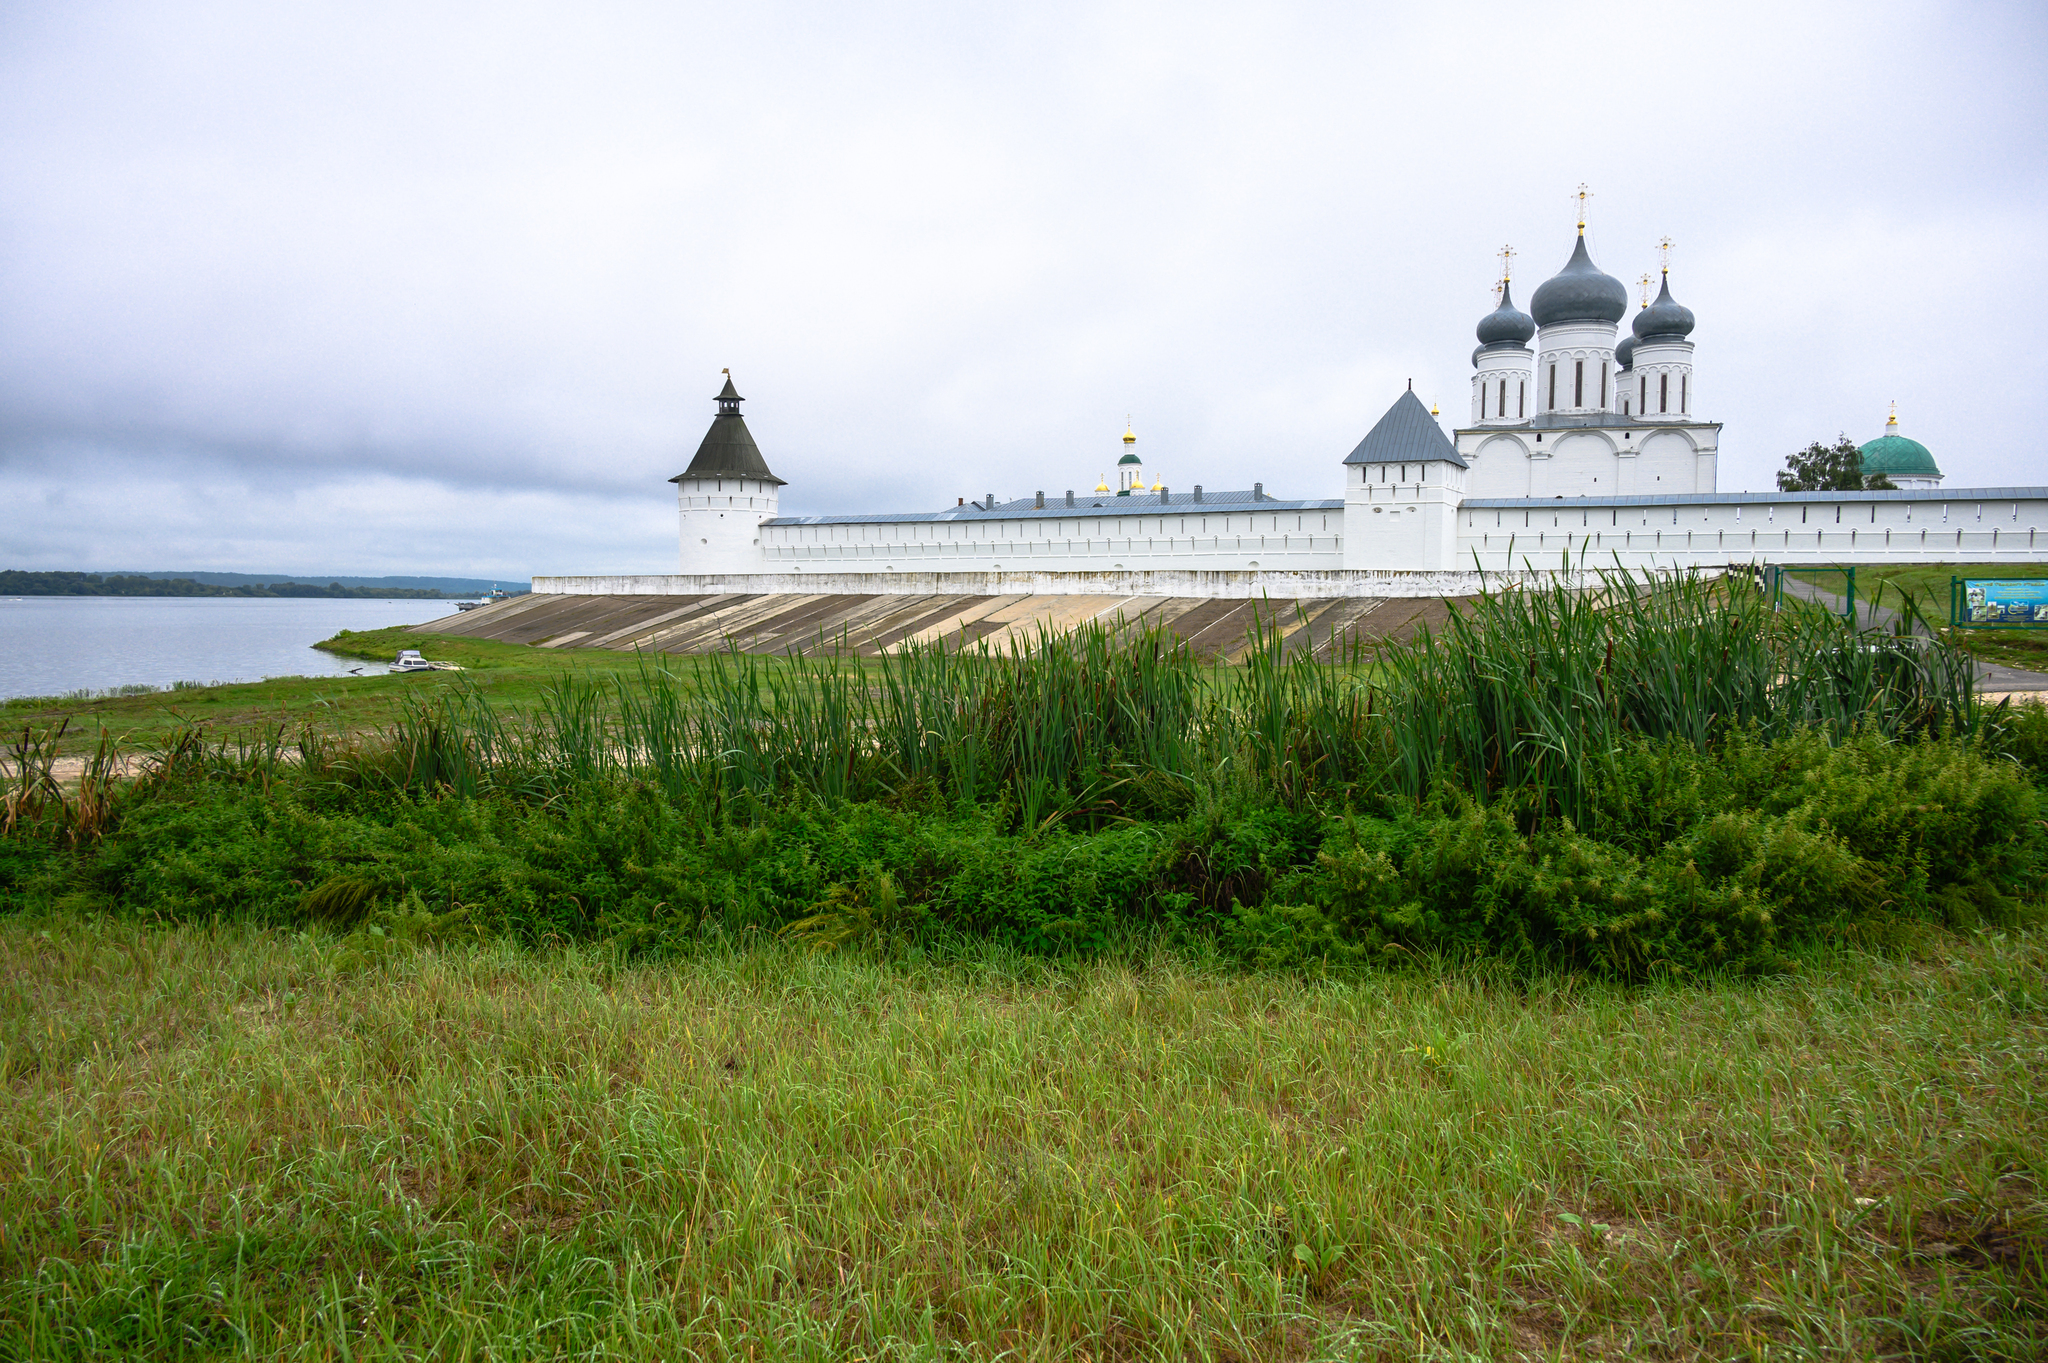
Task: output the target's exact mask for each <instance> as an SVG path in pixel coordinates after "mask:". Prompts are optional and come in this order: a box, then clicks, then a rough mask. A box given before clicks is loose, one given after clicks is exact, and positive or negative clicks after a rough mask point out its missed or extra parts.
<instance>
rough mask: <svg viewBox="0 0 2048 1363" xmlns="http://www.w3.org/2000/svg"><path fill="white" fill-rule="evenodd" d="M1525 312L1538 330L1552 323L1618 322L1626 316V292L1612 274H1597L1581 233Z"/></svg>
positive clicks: (1596, 267)
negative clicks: (1561, 263) (1558, 268)
mask: <svg viewBox="0 0 2048 1363" xmlns="http://www.w3.org/2000/svg"><path fill="white" fill-rule="evenodd" d="M1529 311H1530V312H1531V313H1533V314H1534V315H1535V318H1536V325H1537V326H1539V327H1547V326H1550V325H1552V324H1553V323H1556V322H1619V321H1620V320H1621V319H1622V318H1623V317H1624V316H1626V315H1627V313H1628V289H1627V288H1625V287H1624V286H1623V285H1622V282H1621V281H1620V280H1619V279H1616V278H1615V277H1614V276H1613V275H1610V274H1602V273H1601V272H1600V267H1599V266H1598V265H1595V264H1594V263H1593V257H1591V256H1589V255H1587V254H1586V238H1585V235H1584V234H1583V233H1582V234H1580V236H1579V241H1578V245H1576V246H1574V247H1573V248H1572V258H1571V259H1570V260H1568V261H1566V262H1565V266H1564V268H1563V269H1562V270H1559V271H1558V272H1557V273H1556V274H1555V275H1553V276H1551V277H1550V278H1549V279H1546V280H1544V281H1543V284H1542V286H1541V287H1540V288H1538V289H1537V290H1536V297H1535V298H1534V299H1533V300H1531V302H1530V305H1529Z"/></svg>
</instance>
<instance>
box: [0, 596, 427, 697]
mask: <svg viewBox="0 0 2048 1363" xmlns="http://www.w3.org/2000/svg"><path fill="white" fill-rule="evenodd" d="M454 613H455V603H454V602H453V601H323V600H284V599H273V598H267V597H246V596H245V597H236V596H190V597H185V596H169V597H166V596H158V597H146V596H14V597H0V699H4V698H6V697H8V696H56V695H62V694H64V693H65V692H67V691H76V690H78V689H80V688H82V687H84V688H90V689H92V690H94V691H104V690H107V689H108V688H110V687H115V686H131V685H145V686H169V685H170V684H171V683H172V682H174V681H197V682H214V681H222V682H229V681H261V680H263V679H264V678H265V677H284V676H306V677H322V676H335V675H338V674H341V673H345V672H347V671H348V670H349V669H350V668H354V667H362V666H364V664H362V663H360V662H354V661H350V660H348V659H343V658H336V657H334V656H332V655H330V654H326V653H322V652H320V651H319V650H318V649H316V648H314V647H312V645H313V644H314V643H316V642H317V641H319V640H321V639H325V638H327V637H328V636H329V635H331V634H333V633H334V632H335V631H336V630H342V629H387V628H389V627H390V626H392V625H414V624H423V623H425V622H426V621H428V620H438V619H440V618H441V617H443V616H447V615H453V614H454ZM372 666H374V664H372Z"/></svg>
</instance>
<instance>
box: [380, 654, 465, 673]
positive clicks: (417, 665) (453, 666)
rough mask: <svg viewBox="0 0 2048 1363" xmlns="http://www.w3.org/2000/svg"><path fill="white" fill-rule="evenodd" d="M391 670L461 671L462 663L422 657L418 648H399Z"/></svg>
mask: <svg viewBox="0 0 2048 1363" xmlns="http://www.w3.org/2000/svg"><path fill="white" fill-rule="evenodd" d="M391 670H392V671H393V672H460V671H461V670H462V664H460V663H449V662H441V661H439V660H433V661H429V660H428V659H426V658H423V657H421V656H420V651H419V650H418V649H416V648H401V649H399V650H398V658H397V660H396V661H395V662H393V663H392V664H391Z"/></svg>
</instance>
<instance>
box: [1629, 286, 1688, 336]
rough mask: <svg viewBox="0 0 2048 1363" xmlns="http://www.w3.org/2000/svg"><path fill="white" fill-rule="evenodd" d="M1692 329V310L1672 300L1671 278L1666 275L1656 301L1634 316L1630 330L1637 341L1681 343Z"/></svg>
mask: <svg viewBox="0 0 2048 1363" xmlns="http://www.w3.org/2000/svg"><path fill="white" fill-rule="evenodd" d="M1692 327H1693V321H1692V309H1691V308H1688V307H1686V306H1684V305H1683V304H1680V303H1678V302H1676V301H1674V300H1673V299H1672V297H1671V276H1670V275H1669V274H1666V275H1665V276H1664V288H1663V290H1662V291H1661V292H1659V293H1658V295H1657V301H1656V302H1654V303H1652V304H1650V306H1649V307H1647V308H1644V309H1643V310H1642V311H1641V312H1639V313H1637V314H1636V320H1635V324H1634V325H1633V326H1632V327H1630V330H1632V331H1633V332H1635V334H1636V339H1637V340H1638V341H1648V340H1652V339H1654V340H1659V341H1682V340H1684V339H1685V338H1686V337H1687V336H1689V335H1691V334H1692Z"/></svg>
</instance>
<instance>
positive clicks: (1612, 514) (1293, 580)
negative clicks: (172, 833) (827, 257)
mask: <svg viewBox="0 0 2048 1363" xmlns="http://www.w3.org/2000/svg"><path fill="white" fill-rule="evenodd" d="M1667 246H1668V243H1667ZM1503 254H1504V256H1506V257H1507V258H1508V259H1509V260H1510V261H1511V259H1512V253H1505V252H1504V253H1503ZM1642 282H1643V285H1644V290H1643V294H1644V296H1643V298H1642V299H1641V300H1640V305H1639V307H1638V308H1637V310H1636V311H1635V313H1634V316H1633V317H1630V316H1629V312H1630V308H1629V302H1630V300H1629V296H1628V290H1627V288H1626V286H1624V285H1623V284H1622V282H1621V281H1620V280H1619V279H1616V278H1614V277H1613V276H1611V275H1608V274H1606V273H1604V272H1602V271H1601V269H1600V268H1599V267H1598V266H1597V265H1596V264H1595V263H1594V261H1593V259H1592V256H1591V254H1590V253H1589V252H1588V249H1587V245H1586V237H1585V224H1584V222H1583V221H1582V222H1581V223H1580V224H1579V234H1578V237H1577V239H1576V240H1575V241H1574V242H1573V243H1572V245H1571V250H1570V254H1569V258H1568V259H1567V260H1566V261H1565V264H1564V267H1563V268H1562V269H1560V270H1559V271H1558V272H1557V273H1556V274H1555V275H1553V276H1551V277H1550V278H1549V279H1546V280H1545V281H1543V283H1542V284H1540V285H1539V286H1537V288H1536V290H1535V292H1534V293H1533V294H1532V295H1531V297H1530V305H1529V311H1527V312H1523V311H1522V310H1520V309H1519V308H1518V307H1517V306H1516V305H1515V302H1514V294H1513V281H1512V278H1511V277H1510V274H1509V272H1508V271H1506V270H1503V272H1502V277H1501V279H1500V281H1499V283H1498V284H1497V286H1496V291H1497V293H1498V297H1499V303H1498V306H1497V307H1495V308H1494V309H1493V310H1492V311H1491V312H1489V313H1487V314H1486V315H1485V316H1484V317H1482V318H1480V320H1479V324H1478V328H1477V339H1478V343H1479V344H1478V348H1477V349H1475V350H1474V351H1473V353H1472V387H1471V395H1470V404H1469V408H1468V410H1467V412H1466V418H1465V423H1464V424H1463V425H1460V426H1456V427H1454V428H1453V429H1451V430H1449V431H1446V430H1445V429H1444V428H1443V426H1442V425H1440V424H1439V420H1438V417H1437V414H1436V413H1434V412H1432V411H1431V410H1430V409H1429V408H1427V407H1425V406H1424V405H1423V404H1422V402H1421V400H1420V399H1418V398H1417V397H1416V396H1415V394H1414V393H1413V392H1412V391H1408V392H1403V393H1401V394H1399V395H1398V396H1397V397H1396V398H1395V400H1394V403H1393V405H1392V406H1391V407H1389V408H1388V409H1387V410H1386V413H1385V414H1384V415H1383V416H1381V417H1380V419H1379V420H1378V422H1377V423H1376V424H1375V425H1374V426H1373V427H1372V429H1371V430H1369V431H1367V432H1366V433H1365V436H1364V438H1363V439H1361V440H1360V441H1359V442H1358V444H1357V445H1356V446H1355V447H1354V448H1353V449H1351V450H1350V452H1349V453H1347V454H1344V455H1343V456H1342V457H1341V458H1336V457H1334V455H1335V452H1333V458H1332V469H1331V473H1332V478H1331V482H1332V485H1333V486H1332V487H1330V488H1329V489H1328V490H1329V491H1332V492H1339V493H1340V494H1341V495H1336V496H1323V497H1308V498H1302V497H1290V496H1285V495H1281V494H1279V493H1278V492H1269V491H1268V490H1267V489H1266V488H1265V487H1264V486H1263V485H1262V484H1259V483H1253V484H1252V485H1251V486H1250V487H1249V488H1235V489H1220V488H1219V489H1210V488H1204V487H1201V486H1199V485H1197V486H1193V487H1186V488H1171V487H1168V486H1166V485H1165V484H1163V483H1161V482H1152V483H1147V482H1146V475H1145V468H1144V464H1143V462H1142V460H1141V459H1140V457H1139V454H1138V452H1137V448H1136V436H1135V435H1134V434H1133V433H1132V432H1131V431H1128V430H1127V431H1126V432H1125V433H1124V437H1123V445H1124V453H1123V456H1122V460H1121V462H1120V464H1119V465H1118V466H1117V471H1116V477H1115V482H1116V485H1115V486H1114V487H1111V486H1110V485H1109V483H1108V482H1107V481H1106V480H1105V481H1104V482H1102V483H1099V484H1098V485H1097V486H1096V487H1094V488H1093V489H1090V490H1085V491H1076V490H1072V489H1059V490H1045V491H1038V492H1034V493H1033V494H1032V495H1031V496H1029V497H1024V498H1015V499H1012V500H1008V501H999V500H997V498H996V497H995V496H994V494H992V493H991V494H988V495H987V496H985V497H982V498H980V499H977V500H973V501H967V500H964V499H963V500H960V501H959V502H957V503H956V504H955V505H953V506H950V507H942V508H939V509H936V510H921V511H898V512H886V513H880V514H865V515H823V516H785V515H783V514H781V509H780V506H779V502H780V498H781V492H782V489H783V487H784V486H785V484H784V482H783V480H782V479H781V478H779V477H777V476H776V475H775V473H774V472H773V471H772V470H771V469H770V467H769V465H768V462H767V460H766V458H765V457H764V456H763V455H762V452H761V450H760V448H759V446H757V445H756V444H755V442H754V438H753V436H752V435H751V434H750V433H749V431H748V430H747V423H746V419H745V418H744V417H743V416H741V414H740V404H741V402H742V401H743V399H742V398H741V396H740V394H739V391H738V389H737V388H736V387H735V386H734V384H733V382H732V379H731V376H730V374H728V375H727V378H726V382H725V387H724V390H723V391H722V392H720V393H719V395H718V397H717V404H718V410H717V415H716V416H714V417H713V418H712V422H711V428H710V430H709V431H708V432H706V434H705V436H704V439H703V441H702V443H701V444H700V445H699V446H698V448H697V452H696V456H695V457H694V458H693V459H691V461H690V464H689V467H688V468H686V469H684V470H683V472H681V473H680V474H677V475H676V476H675V477H674V478H672V479H671V480H670V481H671V482H673V483H674V484H675V486H676V494H677V502H678V510H679V514H680V532H681V533H680V541H681V543H680V549H681V552H680V562H679V564H678V567H679V570H680V571H679V573H678V574H676V575H669V576H659V575H654V576H646V577H631V578H621V577H609V578H540V579H536V582H535V587H536V590H539V591H559V592H579V593H592V592H595V593H606V592H613V593H617V592H626V593H655V594H662V593H667V594H674V593H691V592H698V593H701V592H718V591H725V592H770V593H772V592H806V593H820V592H860V593H889V592H912V591H915V592H923V593H929V592H946V591H962V592H975V591H1003V590H1019V591H1023V590H1028V591H1032V592H1054V593H1057V592H1062V591H1072V592H1085V593H1097V594H1100V593H1104V592H1109V593H1112V594H1114V593H1116V592H1119V591H1129V592H1133V593H1138V594H1145V593H1149V592H1168V593H1174V594H1194V595H1204V594H1213V595H1223V596H1258V595H1260V594H1262V593H1265V592H1270V593H1271V594H1272V595H1274V596H1286V597H1293V598H1301V597H1316V596H1344V595H1352V594H1361V593H1369V594H1372V595H1375V596H1380V597H1385V596H1404V595H1412V596H1439V595H1447V594H1457V593H1459V592H1462V591H1467V590H1473V589H1476V585H1477V583H1478V581H1479V577H1480V574H1482V573H1500V572H1506V571H1547V570H1549V569H1554V568H1556V567H1557V566H1558V565H1560V564H1561V563H1562V562H1563V556H1564V554H1565V553H1566V552H1567V551H1568V552H1569V553H1570V555H1571V557H1572V559H1573V560H1574V561H1580V560H1583V561H1584V562H1586V563H1588V564H1600V565H1603V566H1609V565H1615V564H1619V565H1621V566H1625V567H1629V568H1651V567H1677V566H1687V567H1708V568H1714V567H1725V566H1729V565H1737V564H1768V563H1854V562H1898V561H1901V560H1915V559H1919V560H1925V561H1929V562H1939V561H1967V562H1976V563H1993V562H1998V561H2001V560H2013V561H2016V562H2017V561H2040V560H2042V559H2043V558H2044V557H2048V487H1984V488H1967V489H1954V488H1947V487H1945V486H1944V484H1943V478H1942V474H1941V471H1940V469H1939V467H1938V466H1937V464H1936V463H1935V461H1934V458H1933V456H1932V455H1931V454H1930V453H1929V452H1928V451H1927V449H1926V448H1925V447H1924V446H1922V445H1920V444H1918V443H1917V442H1915V441H1912V440H1910V439H1907V438H1906V437H1905V436H1904V435H1902V434H1901V433H1900V431H1899V429H1898V425H1897V418H1896V416H1894V417H1893V418H1892V420H1891V422H1890V423H1889V424H1888V425H1887V427H1886V429H1885V432H1884V434H1883V435H1882V436H1881V437H1879V438H1878V439H1875V440H1873V441H1871V442H1870V443H1869V444H1867V445H1864V446H1863V447H1862V449H1863V456H1864V464H1865V467H1866V470H1867V471H1871V472H1876V471H1880V470H1882V471H1884V472H1886V473H1888V474H1889V475H1890V477H1891V478H1892V481H1893V482H1894V483H1895V484H1896V485H1897V490H1896V491H1882V492H1807V493H1790V492H1737V493H1728V492H1722V491H1720V490H1719V488H1718V486H1717V468H1716V463H1717V459H1718V454H1719V448H1720V435H1721V425H1720V423H1719V422H1717V421H1715V420H1713V419H1712V418H1711V417H1710V416H1707V415H1704V414H1703V413H1704V412H1705V411H1706V410H1707V408H1706V405H1705V403H1704V402H1703V394H1702V391H1701V388H1700V384H1699V377H1700V376H1699V373H1698V371H1697V370H1696V368H1695V363H1694V360H1695V357H1694V342H1693V339H1692V334H1693V330H1694V323H1695V319H1694V316H1693V313H1692V311H1691V310H1690V309H1689V308H1687V307H1685V306H1684V305H1683V304H1681V303H1680V302H1678V301H1677V299H1676V298H1675V297H1673V295H1672V288H1671V277H1670V268H1669V257H1668V252H1667V255H1666V262H1665V267H1664V270H1663V278H1662V281H1661V288H1660V289H1659V291H1658V293H1657V294H1656V296H1655V298H1654V299H1652V298H1651V297H1650V296H1649V284H1650V282H1651V281H1650V279H1649V277H1648V276H1645V277H1644V279H1643V281H1642ZM1625 321H1626V322H1627V326H1626V328H1624V327H1623V323H1624V322H1625Z"/></svg>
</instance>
